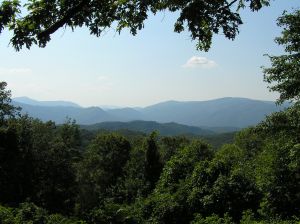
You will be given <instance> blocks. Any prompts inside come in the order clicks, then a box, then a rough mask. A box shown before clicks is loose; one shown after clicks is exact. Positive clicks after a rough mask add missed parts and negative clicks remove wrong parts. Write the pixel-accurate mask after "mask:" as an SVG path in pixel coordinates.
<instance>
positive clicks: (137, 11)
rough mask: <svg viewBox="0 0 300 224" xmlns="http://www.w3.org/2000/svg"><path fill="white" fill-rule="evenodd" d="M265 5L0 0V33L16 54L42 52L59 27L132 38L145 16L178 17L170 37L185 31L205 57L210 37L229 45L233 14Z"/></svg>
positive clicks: (235, 0)
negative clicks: (165, 13) (124, 34)
mask: <svg viewBox="0 0 300 224" xmlns="http://www.w3.org/2000/svg"><path fill="white" fill-rule="evenodd" d="M264 5H269V0H210V1H204V0H197V1H195V0H184V1H178V0H158V1H157V0H143V1H139V0H72V1H70V0H64V1H62V0H51V1H48V0H30V1H26V3H25V4H24V5H21V1H19V0H4V1H3V2H2V3H1V4H0V33H1V32H2V31H3V30H4V28H8V29H9V30H11V31H12V32H13V37H12V38H11V44H12V45H13V47H14V48H15V49H16V50H17V51H18V50H20V49H21V48H22V47H23V46H25V47H27V48H30V47H31V46H32V45H33V44H37V45H38V46H39V47H45V46H46V44H47V43H48V42H49V41H50V39H51V34H53V33H54V32H56V31H57V30H58V29H60V28H61V27H70V28H71V29H72V30H74V29H75V28H77V27H82V26H86V27H87V28H88V29H89V30H90V33H91V34H92V35H96V36H100V35H101V33H102V32H103V31H104V30H105V29H107V28H110V27H112V26H114V25H116V27H115V28H116V31H117V32H121V31H122V30H123V29H124V28H128V29H129V30H130V32H131V34H133V35H136V34H137V32H138V30H141V29H142V28H143V27H144V21H145V20H146V19H147V18H148V16H149V14H150V13H153V14H156V13H157V12H161V11H170V12H179V17H178V19H177V21H176V23H175V24H174V31H175V32H178V33H180V32H182V31H184V30H185V29H187V30H188V31H189V32H190V35H191V38H192V39H193V40H197V41H198V43H197V49H200V50H205V51H208V49H209V48H210V46H211V41H212V36H213V34H218V33H220V32H222V33H223V34H224V35H225V37H226V38H228V39H234V38H235V36H236V35H237V33H238V31H239V26H240V25H241V24H242V20H241V17H240V15H239V12H238V9H240V8H242V7H246V6H247V7H250V8H251V10H253V11H255V10H259V9H260V8H261V7H263V6H264Z"/></svg>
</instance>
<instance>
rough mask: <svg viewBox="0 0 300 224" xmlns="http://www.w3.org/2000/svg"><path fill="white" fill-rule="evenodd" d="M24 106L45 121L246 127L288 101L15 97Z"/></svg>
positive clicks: (29, 112)
mask: <svg viewBox="0 0 300 224" xmlns="http://www.w3.org/2000/svg"><path fill="white" fill-rule="evenodd" d="M13 103H14V104H15V105H17V106H20V107H22V113H28V114H29V115H30V116H32V117H35V118H39V119H41V120H43V121H47V120H53V121H55V122H56V123H63V122H65V121H66V118H67V117H69V118H72V119H75V120H76V121H77V123H78V124H82V125H89V124H96V123H101V122H108V121H114V122H115V121H118V122H129V121H136V120H143V121H156V122H159V123H170V122H176V123H179V124H183V125H189V126H197V127H210V128H211V127H215V128H216V129H218V128H217V127H221V128H222V127H226V128H230V127H231V128H233V129H234V128H244V127H247V126H251V125H255V124H257V123H259V122H260V121H262V120H263V119H264V118H265V116H266V115H268V114H270V113H272V112H275V111H279V110H282V109H284V108H285V107H287V106H288V104H284V105H281V106H276V104H275V103H274V102H272V101H261V100H252V99H247V98H232V97H226V98H220V99H215V100H208V101H186V102H179V101H167V102H162V103H158V104H155V105H151V106H148V107H144V108H117V109H105V110H104V109H101V108H100V107H88V108H84V107H80V106H79V105H78V104H76V103H72V102H67V101H36V100H33V99H30V98H27V97H18V98H14V99H13Z"/></svg>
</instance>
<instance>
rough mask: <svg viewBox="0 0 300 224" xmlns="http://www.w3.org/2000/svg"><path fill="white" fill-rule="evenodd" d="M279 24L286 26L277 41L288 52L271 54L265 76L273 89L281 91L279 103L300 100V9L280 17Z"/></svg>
mask: <svg viewBox="0 0 300 224" xmlns="http://www.w3.org/2000/svg"><path fill="white" fill-rule="evenodd" d="M277 24H278V26H280V27H284V29H283V31H282V33H281V36H280V37H277V38H276V39H275V42H276V43H277V44H279V45H282V46H284V50H285V52H286V54H284V55H280V56H269V58H270V61H271V67H270V68H264V70H263V72H264V78H265V81H266V82H268V83H269V84H272V83H273V86H270V87H269V88H270V90H271V91H277V92H279V93H280V97H279V99H278V101H277V102H278V103H283V102H284V101H285V100H291V101H292V100H296V101H299V100H300V10H297V11H295V12H294V13H291V14H287V13H286V12H285V13H284V14H283V16H281V17H279V18H278V23H277Z"/></svg>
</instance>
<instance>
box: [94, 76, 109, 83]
mask: <svg viewBox="0 0 300 224" xmlns="http://www.w3.org/2000/svg"><path fill="white" fill-rule="evenodd" d="M97 81H99V82H106V81H108V77H107V76H104V75H101V76H98V77H97Z"/></svg>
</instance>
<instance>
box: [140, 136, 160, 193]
mask: <svg viewBox="0 0 300 224" xmlns="http://www.w3.org/2000/svg"><path fill="white" fill-rule="evenodd" d="M156 137H157V133H156V132H152V133H151V134H150V136H149V137H148V138H147V139H146V141H145V143H144V149H145V178H146V180H147V181H148V182H149V184H150V189H151V190H152V189H154V187H155V184H156V182H157V181H158V179H159V176H160V173H161V171H162V163H161V159H160V154H159V151H158V146H157V143H156Z"/></svg>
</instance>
